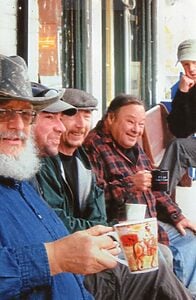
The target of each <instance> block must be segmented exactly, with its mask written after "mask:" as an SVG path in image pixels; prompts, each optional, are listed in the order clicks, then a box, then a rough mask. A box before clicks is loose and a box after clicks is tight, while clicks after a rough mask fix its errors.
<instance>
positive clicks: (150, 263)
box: [114, 218, 158, 273]
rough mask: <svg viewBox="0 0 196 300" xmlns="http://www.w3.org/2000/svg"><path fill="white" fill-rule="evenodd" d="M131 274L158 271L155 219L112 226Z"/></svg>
mask: <svg viewBox="0 0 196 300" xmlns="http://www.w3.org/2000/svg"><path fill="white" fill-rule="evenodd" d="M114 228H115V230H116V232H117V233H118V236H119V240H120V244H121V247H122V250H123V253H124V256H125V258H126V260H127V263H128V266H129V270H130V271H131V273H145V272H150V271H154V270H157V269H158V233H157V219H156V218H148V219H144V220H140V221H139V220H137V221H127V222H123V223H119V224H116V225H114Z"/></svg>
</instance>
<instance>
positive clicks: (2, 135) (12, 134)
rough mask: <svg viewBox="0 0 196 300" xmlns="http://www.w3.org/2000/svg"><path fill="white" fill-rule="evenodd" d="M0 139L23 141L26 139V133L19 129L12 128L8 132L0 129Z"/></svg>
mask: <svg viewBox="0 0 196 300" xmlns="http://www.w3.org/2000/svg"><path fill="white" fill-rule="evenodd" d="M0 139H20V140H22V141H24V140H26V139H27V135H26V134H25V133H24V132H23V131H21V130H13V131H9V132H1V131H0Z"/></svg>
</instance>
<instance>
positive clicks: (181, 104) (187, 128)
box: [167, 86, 196, 138]
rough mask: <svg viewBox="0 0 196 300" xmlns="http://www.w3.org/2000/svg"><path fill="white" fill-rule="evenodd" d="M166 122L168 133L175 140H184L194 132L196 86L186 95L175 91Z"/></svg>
mask: <svg viewBox="0 0 196 300" xmlns="http://www.w3.org/2000/svg"><path fill="white" fill-rule="evenodd" d="M167 120H168V126H169V129H170V131H171V132H172V134H173V135H174V136H176V137H177V138H186V137H188V136H189V135H191V134H193V133H195V132H196V86H194V87H192V88H191V89H190V90H189V92H188V93H184V92H181V91H180V90H178V91H177V93H176V95H175V97H174V100H173V101H172V109H171V112H170V114H169V116H168V119H167Z"/></svg>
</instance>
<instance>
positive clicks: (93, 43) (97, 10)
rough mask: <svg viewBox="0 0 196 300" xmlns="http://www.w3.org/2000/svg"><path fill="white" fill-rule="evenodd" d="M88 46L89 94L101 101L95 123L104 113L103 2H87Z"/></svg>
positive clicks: (90, 0)
mask: <svg viewBox="0 0 196 300" xmlns="http://www.w3.org/2000/svg"><path fill="white" fill-rule="evenodd" d="M86 7H87V15H86V22H87V23H86V26H87V38H88V39H87V45H86V59H87V65H86V75H87V77H86V79H87V88H86V90H87V92H89V93H90V94H92V95H93V96H94V97H96V98H97V99H98V101H99V104H98V112H97V113H96V112H95V113H94V115H93V118H94V120H93V123H96V121H97V120H98V119H100V118H101V112H102V23H101V1H100V0H86Z"/></svg>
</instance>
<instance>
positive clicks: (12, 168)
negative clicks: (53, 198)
mask: <svg viewBox="0 0 196 300" xmlns="http://www.w3.org/2000/svg"><path fill="white" fill-rule="evenodd" d="M39 168H40V160H39V158H38V156H37V153H36V149H35V146H34V142H33V139H32V138H28V140H27V142H26V146H25V147H24V149H23V151H21V153H20V154H19V155H18V156H17V157H14V156H8V155H5V154H0V176H3V177H9V178H13V179H16V180H27V179H30V178H32V177H33V176H34V175H35V174H36V173H37V172H38V171H39Z"/></svg>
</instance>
